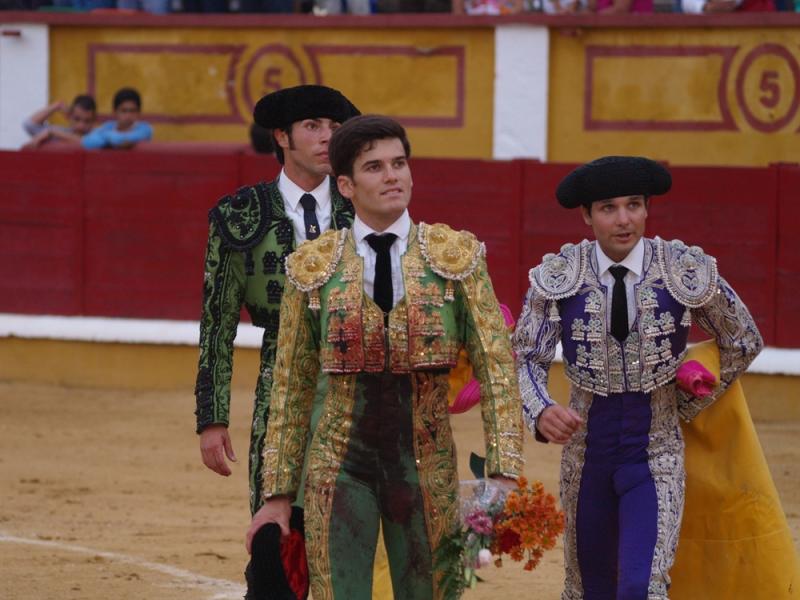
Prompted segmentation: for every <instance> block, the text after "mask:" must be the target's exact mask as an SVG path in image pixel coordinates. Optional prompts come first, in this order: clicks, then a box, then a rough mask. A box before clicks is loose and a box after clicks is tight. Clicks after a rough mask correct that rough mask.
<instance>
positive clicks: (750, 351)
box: [678, 277, 764, 421]
mask: <svg viewBox="0 0 800 600" xmlns="http://www.w3.org/2000/svg"><path fill="white" fill-rule="evenodd" d="M691 314H692V318H693V319H694V320H695V322H696V323H697V324H698V325H699V326H700V327H701V328H702V329H703V331H705V332H706V333H708V334H709V335H711V336H712V337H713V338H714V340H715V341H716V342H717V346H718V347H719V359H720V377H719V385H718V386H717V388H716V389H715V390H714V393H713V394H712V395H711V396H709V397H708V398H695V397H693V396H689V395H688V394H686V393H685V392H680V391H679V394H678V412H679V414H680V416H681V417H682V418H683V419H685V420H687V421H690V420H691V419H693V418H694V417H695V416H696V415H697V413H699V412H700V411H701V410H702V409H703V408H705V407H706V406H708V405H709V404H711V403H712V402H714V401H715V400H716V399H717V398H719V397H720V396H721V395H722V394H724V393H725V390H726V389H727V388H728V386H729V385H730V384H731V383H733V381H734V380H735V379H736V378H737V377H739V376H740V375H741V374H742V373H744V372H745V371H746V370H747V367H748V366H749V365H750V363H751V362H753V359H754V358H755V357H756V356H758V353H759V352H761V349H762V348H763V347H764V341H763V340H762V339H761V334H760V333H759V331H758V327H756V324H755V321H754V320H753V317H752V316H751V315H750V311H748V310H747V307H746V306H745V305H744V303H743V302H742V301H741V300H740V299H739V296H737V295H736V292H735V291H733V288H731V286H730V285H728V282H727V281H725V280H724V279H723V278H722V277H720V278H719V283H718V285H717V290H716V292H715V294H714V295H713V297H712V298H711V299H710V300H709V301H708V302H707V303H706V304H704V305H703V306H702V307H700V308H698V309H695V310H693V311H692V313H691Z"/></svg>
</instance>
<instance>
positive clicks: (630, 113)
mask: <svg viewBox="0 0 800 600" xmlns="http://www.w3.org/2000/svg"><path fill="white" fill-rule="evenodd" d="M722 64H723V60H722V57H721V56H713V55H712V56H688V57H675V56H669V57H667V56H663V57H662V56H658V57H649V56H645V57H631V56H622V57H603V58H601V59H598V60H596V61H595V64H594V69H593V73H594V77H593V78H592V83H593V86H592V100H593V101H592V105H591V111H592V117H593V118H595V119H599V120H610V121H625V120H629V119H632V120H639V121H651V120H652V121H657V122H669V121H704V120H721V118H722V116H721V114H720V107H719V103H718V102H717V97H716V93H717V79H716V78H715V77H713V76H710V75H712V74H716V75H717V78H718V77H719V73H720V71H721V68H722ZM664 73H669V74H670V76H669V77H664Z"/></svg>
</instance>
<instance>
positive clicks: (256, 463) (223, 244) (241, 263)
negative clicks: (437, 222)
mask: <svg viewBox="0 0 800 600" xmlns="http://www.w3.org/2000/svg"><path fill="white" fill-rule="evenodd" d="M352 220H353V207H352V204H351V203H350V201H349V200H347V199H346V198H343V197H342V196H340V195H339V193H338V190H337V189H336V184H335V182H334V181H333V179H331V227H332V228H335V229H340V228H342V227H350V225H351V224H352ZM209 221H210V227H209V236H208V246H207V249H206V258H205V276H204V277H205V278H204V286H203V312H202V317H201V320H200V360H199V365H198V374H197V385H196V388H195V396H196V401H197V402H196V411H195V414H196V416H197V431H198V433H199V432H201V431H202V430H203V429H205V428H206V427H207V426H209V425H211V424H217V423H219V424H223V425H228V421H229V413H230V385H231V374H232V370H233V340H234V338H235V336H236V327H237V325H238V324H239V315H240V312H241V309H242V306H244V307H245V308H246V310H247V312H248V313H249V315H250V318H251V320H252V322H253V324H254V325H256V326H257V327H262V328H264V336H263V339H262V345H261V364H260V376H259V378H258V381H257V383H256V390H255V403H254V408H253V420H252V431H251V439H250V451H249V467H250V505H251V510H253V511H255V510H257V508H258V506H259V505H260V490H261V469H260V465H261V450H262V447H263V443H264V434H265V431H266V423H267V418H268V415H269V395H270V391H271V387H272V368H273V365H274V363H275V351H276V342H277V337H278V324H279V314H280V302H281V296H282V295H283V288H284V280H285V269H284V260H285V258H286V257H287V256H288V255H289V254H290V253H291V252H292V251H293V250H294V247H295V242H294V229H293V228H292V223H291V221H290V220H289V218H288V217H287V216H286V211H285V208H284V204H283V198H282V197H281V195H280V192H279V191H278V184H277V180H275V181H273V182H271V183H259V184H257V185H254V186H248V187H244V188H241V189H239V190H238V191H237V192H236V193H235V194H233V195H230V196H225V197H224V198H222V199H221V200H220V201H219V203H218V204H217V205H216V206H215V207H214V208H213V209H212V210H211V212H210V213H209Z"/></svg>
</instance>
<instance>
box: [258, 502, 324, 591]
mask: <svg viewBox="0 0 800 600" xmlns="http://www.w3.org/2000/svg"><path fill="white" fill-rule="evenodd" d="M289 527H290V529H291V534H290V535H289V537H288V538H286V539H281V530H280V527H278V525H277V524H276V523H267V524H266V525H264V526H263V527H262V528H261V529H259V530H258V531H257V532H256V534H255V535H254V536H253V544H252V554H251V556H250V564H248V565H247V570H246V571H245V578H246V579H247V595H246V596H245V599H246V600H306V599H307V598H308V592H309V581H308V565H307V563H306V549H305V541H304V539H303V536H304V532H305V528H304V523H303V509H302V508H298V507H297V506H293V507H292V516H291V518H290V519H289Z"/></svg>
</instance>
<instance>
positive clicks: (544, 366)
mask: <svg viewBox="0 0 800 600" xmlns="http://www.w3.org/2000/svg"><path fill="white" fill-rule="evenodd" d="M560 339H561V322H560V321H559V320H558V306H557V303H556V301H555V300H550V299H547V298H545V297H544V296H543V295H542V294H540V293H539V292H538V291H537V290H536V287H535V286H534V285H531V288H530V289H529V290H528V294H527V295H526V297H525V303H524V304H523V306H522V314H521V315H520V317H519V320H518V321H517V327H516V330H515V331H514V336H513V345H514V352H515V353H516V357H517V377H518V379H519V389H520V395H521V396H522V415H523V417H524V418H525V423H526V424H527V426H528V428H529V429H530V430H531V432H532V433H533V434H534V435H535V436H536V439H537V440H539V441H544V438H543V437H541V435H540V434H539V432H538V430H537V429H536V420H537V419H538V418H539V415H540V414H541V413H542V411H543V410H544V409H545V408H547V407H548V406H552V405H553V404H555V402H553V400H552V398H550V394H549V393H548V391H547V378H548V372H549V370H550V364H551V363H552V362H553V357H554V356H555V352H556V346H557V345H558V342H559V340H560Z"/></svg>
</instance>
